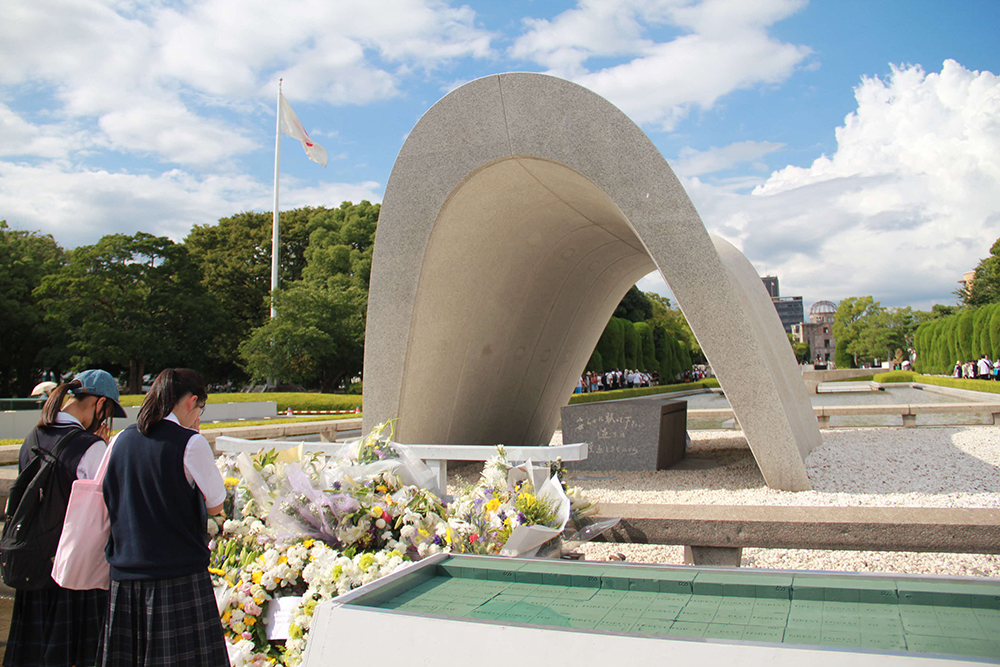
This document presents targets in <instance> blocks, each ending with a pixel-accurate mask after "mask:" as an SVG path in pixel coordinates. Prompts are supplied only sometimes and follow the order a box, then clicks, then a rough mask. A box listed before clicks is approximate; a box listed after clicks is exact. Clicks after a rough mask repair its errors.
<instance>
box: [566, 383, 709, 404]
mask: <svg viewBox="0 0 1000 667" xmlns="http://www.w3.org/2000/svg"><path fill="white" fill-rule="evenodd" d="M718 386H719V381H718V380H716V379H715V378H708V379H706V380H698V381H697V382H684V383H682V384H666V385H659V386H657V387H638V388H636V389H614V390H612V391H595V392H593V393H590V394H573V396H572V397H570V399H569V404H570V405H574V404H576V403H596V402H597V401H614V400H617V399H619V398H638V397H640V396H655V395H657V394H669V393H673V392H677V391H689V390H692V389H711V388H716V387H718Z"/></svg>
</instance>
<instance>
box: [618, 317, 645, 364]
mask: <svg viewBox="0 0 1000 667" xmlns="http://www.w3.org/2000/svg"><path fill="white" fill-rule="evenodd" d="M622 333H623V336H622V338H623V340H624V341H625V364H624V365H623V366H621V367H620V368H621V369H622V370H624V369H626V368H632V369H635V368H638V367H639V362H640V361H641V356H640V355H641V354H642V350H641V349H640V348H639V337H638V336H637V335H636V334H635V325H634V324H632V323H631V322H629V321H628V320H622Z"/></svg>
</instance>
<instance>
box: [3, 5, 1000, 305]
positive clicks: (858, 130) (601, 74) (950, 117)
mask: <svg viewBox="0 0 1000 667" xmlns="http://www.w3.org/2000/svg"><path fill="white" fill-rule="evenodd" d="M998 25H1000V2H995V1H993V0H982V1H980V2H971V1H961V0H951V1H948V2H945V1H944V0H940V1H936V2H931V1H922V0H907V1H902V0H900V1H891V0H867V1H855V0H813V1H812V2H808V3H807V2H805V1H804V0H801V1H800V0H754V1H753V2H748V1H746V0H588V1H586V2H567V1H562V2H543V1H541V0H536V1H527V2H507V3H497V2H474V3H469V4H457V3H447V2H439V1H433V0H382V1H374V0H337V1H336V2H332V1H328V0H283V1H282V2H280V3H275V2H265V1H263V0H188V1H186V2H136V1H134V0H105V1H101V0H32V1H30V2H29V1H28V0H12V2H7V3H4V5H3V7H2V8H0V219H6V220H7V221H8V224H10V225H11V226H12V227H14V228H18V229H30V230H41V231H43V232H46V233H51V234H53V235H54V236H55V238H56V239H57V240H58V241H59V242H60V243H61V244H63V245H64V246H66V247H75V246H77V245H80V244H87V243H93V242H95V241H96V240H97V239H98V238H100V236H102V235H103V234H106V233H111V232H125V233H134V232H136V231H139V230H143V231H148V232H151V233H155V234H162V235H166V236H170V237H172V238H174V239H176V240H181V239H183V237H184V236H185V235H186V234H187V232H188V230H189V229H190V228H191V226H192V225H194V224H206V223H212V222H214V221H215V220H217V219H218V218H220V217H224V216H227V215H231V214H233V213H236V212H238V211H241V210H248V209H252V210H268V209H269V208H270V205H271V203H270V202H271V192H272V179H273V162H274V156H273V146H274V107H275V84H276V80H277V78H278V77H279V76H281V77H283V78H284V91H285V95H286V97H287V98H288V99H289V101H290V102H291V104H292V106H293V107H294V108H295V110H296V112H297V114H298V116H299V118H300V119H301V120H302V122H303V124H304V125H305V127H306V128H307V129H308V130H309V131H310V132H311V133H312V135H313V138H314V139H315V140H316V141H318V142H319V143H320V144H322V145H323V146H324V147H325V148H326V150H327V152H328V154H329V155H330V162H329V166H328V167H327V168H326V169H322V168H320V167H319V166H318V165H315V164H313V163H312V162H309V161H308V159H307V158H306V156H305V154H304V153H303V152H302V150H301V149H300V148H299V146H298V145H296V143H295V142H294V141H293V140H291V139H289V138H287V137H286V138H285V139H284V141H283V144H282V145H283V150H282V188H281V201H282V208H283V209H286V208H291V207H295V206H301V205H327V206H335V205H338V204H339V203H340V202H341V201H343V200H352V201H359V200H361V199H365V198H366V199H369V200H371V201H380V200H381V196H382V193H383V189H384V187H385V183H386V181H387V180H388V177H389V172H390V171H391V169H392V164H393V161H394V160H395V157H396V154H397V152H398V151H399V148H400V146H401V145H402V142H403V141H404V140H405V137H406V134H407V132H409V130H410V129H411V128H412V127H413V125H414V123H415V122H416V121H417V119H419V117H420V116H421V114H423V113H424V112H425V111H426V110H427V109H428V108H429V107H430V106H431V105H432V104H434V103H435V102H436V101H437V100H439V99H440V98H441V97H442V96H443V95H444V94H446V93H447V92H448V91H449V90H451V89H453V88H454V87H456V86H458V85H460V84H461V83H464V82H466V81H469V80H471V79H474V78H477V77H480V76H485V75H488V74H492V73H497V72H503V71H512V70H519V71H536V72H547V73H550V74H554V75H557V76H562V77H564V78H567V79H570V80H573V81H576V82H577V83H580V84H581V85H584V86H587V87H589V88H591V89H593V90H595V91H596V92H598V93H599V94H602V95H604V96H605V97H607V98H608V99H609V100H610V101H611V102H613V103H615V104H616V105H618V106H619V107H620V108H621V109H622V110H623V111H625V112H626V113H627V114H628V115H629V116H630V117H631V118H632V119H633V120H635V121H636V122H637V123H639V125H640V126H641V127H642V128H643V130H645V131H646V132H647V134H648V135H649V136H650V138H651V139H652V141H653V142H654V143H655V144H656V146H657V147H658V148H659V149H660V151H661V152H662V153H663V155H664V157H665V158H666V159H667V161H668V163H670V165H671V166H672V167H673V168H674V170H675V172H676V173H677V174H678V176H679V177H680V178H681V181H682V183H683V184H684V186H685V189H686V190H687V192H688V194H689V196H690V197H691V199H692V201H693V202H694V204H695V206H696V208H697V209H698V211H699V213H700V214H701V216H702V219H703V220H704V222H705V225H706V227H707V228H708V229H709V230H710V231H712V232H714V233H718V234H721V235H722V236H724V237H726V238H727V239H729V240H730V241H732V242H733V243H734V244H736V245H737V247H739V248H741V249H742V250H743V251H744V253H745V254H746V255H747V256H748V258H749V259H750V260H751V262H753V264H754V266H755V267H756V268H757V270H758V272H760V273H762V274H763V273H771V274H776V275H778V276H779V278H780V280H781V287H782V293H783V294H785V295H802V296H803V297H804V298H805V301H806V303H807V304H810V303H812V302H814V301H817V300H820V299H829V300H834V301H837V300H840V299H842V298H844V297H848V296H858V295H866V294H870V295H872V296H874V297H875V298H876V299H877V300H880V301H881V302H882V303H883V304H885V305H890V306H902V305H911V306H914V307H918V308H929V307H930V305H932V304H934V303H954V301H955V298H954V296H953V295H952V291H953V290H954V289H955V287H956V286H957V285H956V281H957V280H958V279H959V278H960V277H961V274H962V273H963V272H964V271H967V270H971V269H972V268H974V267H975V265H976V263H977V262H978V261H979V259H981V258H982V257H984V256H985V255H987V254H988V252H989V247H990V245H991V244H992V243H993V241H995V240H996V239H997V237H1000V187H998V186H1000V79H998V78H997V77H996V76H995V73H996V72H998V71H1000V62H998V58H1000V47H998V46H997V41H998V40H997V39H996V26H998ZM640 287H642V288H643V289H647V290H656V291H660V292H666V291H667V289H668V288H667V286H666V285H664V284H663V282H662V280H661V279H660V278H659V277H658V275H650V276H647V277H646V278H644V279H643V280H642V281H641V282H640Z"/></svg>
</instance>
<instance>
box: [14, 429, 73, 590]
mask: <svg viewBox="0 0 1000 667" xmlns="http://www.w3.org/2000/svg"><path fill="white" fill-rule="evenodd" d="M80 432H82V429H79V428H76V429H73V430H72V431H70V432H69V433H67V434H66V435H64V436H63V437H61V438H59V441H58V442H56V445H55V447H53V448H52V451H51V452H50V451H47V450H45V449H42V448H41V446H39V445H38V436H37V434H36V432H35V431H32V432H31V434H30V435H29V436H28V439H30V440H31V442H32V444H34V445H35V446H34V447H33V448H32V450H31V451H32V452H33V453H34V457H32V459H31V461H30V462H29V463H28V465H27V466H26V467H25V468H24V470H23V471H22V472H21V473H20V474H19V475H18V476H17V479H16V480H15V481H14V486H13V487H12V488H11V490H10V496H9V497H8V499H7V510H6V515H7V519H6V522H5V523H4V526H3V535H2V537H0V573H2V575H3V582H4V583H5V584H7V585H8V586H10V587H12V588H16V589H18V590H29V591H33V590H40V589H43V588H51V587H54V586H55V582H54V581H52V560H53V559H54V558H55V555H56V547H58V546H59V536H60V535H61V534H62V526H63V519H64V517H65V515H66V503H67V502H68V500H69V491H70V488H71V487H70V486H69V485H67V484H65V483H64V480H62V479H60V477H61V473H60V470H59V454H60V453H61V452H62V450H63V445H65V444H66V443H67V442H68V441H69V440H70V439H71V438H72V437H73V436H74V435H76V434H77V433H80Z"/></svg>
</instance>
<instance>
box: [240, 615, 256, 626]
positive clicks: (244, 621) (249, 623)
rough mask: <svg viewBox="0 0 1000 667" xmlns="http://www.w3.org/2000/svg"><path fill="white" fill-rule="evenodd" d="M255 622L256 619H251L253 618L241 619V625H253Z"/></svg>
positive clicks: (245, 617)
mask: <svg viewBox="0 0 1000 667" xmlns="http://www.w3.org/2000/svg"><path fill="white" fill-rule="evenodd" d="M256 622H257V619H256V618H255V617H253V616H244V617H243V625H253V624H254V623H256Z"/></svg>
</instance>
